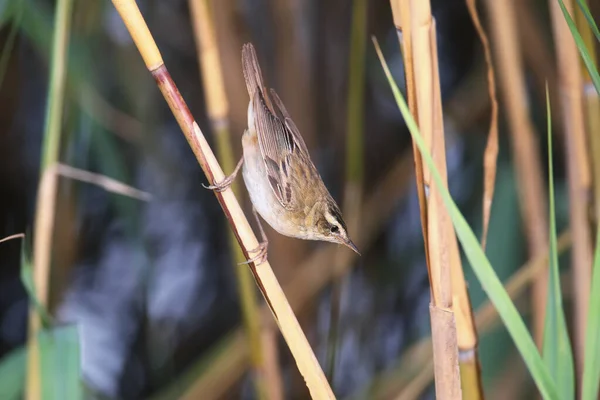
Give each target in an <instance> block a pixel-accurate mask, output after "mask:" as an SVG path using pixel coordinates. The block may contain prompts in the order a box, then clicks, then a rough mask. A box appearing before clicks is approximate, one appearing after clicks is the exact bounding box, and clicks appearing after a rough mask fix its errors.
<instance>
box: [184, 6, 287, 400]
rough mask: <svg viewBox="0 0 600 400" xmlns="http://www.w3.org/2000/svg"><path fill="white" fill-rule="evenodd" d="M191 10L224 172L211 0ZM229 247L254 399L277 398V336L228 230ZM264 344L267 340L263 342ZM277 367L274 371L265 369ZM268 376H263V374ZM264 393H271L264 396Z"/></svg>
mask: <svg viewBox="0 0 600 400" xmlns="http://www.w3.org/2000/svg"><path fill="white" fill-rule="evenodd" d="M189 4H190V11H191V16H192V25H193V27H194V33H195V38H196V47H197V54H198V63H199V65H200V66H201V68H200V69H201V76H202V82H203V84H204V93H205V96H206V107H207V113H208V117H209V119H210V123H211V126H212V132H213V135H214V136H215V138H216V143H217V151H218V155H219V160H220V161H221V163H222V165H223V168H224V169H225V170H227V171H233V170H234V168H235V165H236V160H235V159H234V156H233V150H232V148H231V135H230V131H229V126H230V125H229V102H228V100H227V95H226V93H225V86H224V84H223V72H222V68H221V58H220V54H219V47H218V44H217V40H216V34H215V28H214V25H215V22H214V19H213V9H212V7H211V1H210V0H190V1H189ZM238 182H239V181H234V182H233V183H232V185H231V189H232V190H233V192H234V193H235V194H239V183H238ZM229 246H230V249H231V253H232V256H233V257H232V259H233V260H235V262H236V264H237V265H235V272H236V278H237V283H238V285H237V286H238V292H239V297H240V305H241V309H242V320H243V323H244V328H245V330H246V334H247V335H248V341H249V344H250V355H251V357H250V358H251V362H252V367H253V369H254V370H255V374H253V377H254V383H255V391H256V395H257V398H259V399H263V398H269V399H275V398H280V397H281V393H279V395H278V396H275V392H277V388H281V382H279V381H278V380H277V379H276V378H277V377H279V376H280V373H279V371H278V370H279V365H278V362H277V361H278V357H277V346H275V345H273V344H270V345H268V346H269V348H271V349H272V351H270V352H268V353H266V354H268V355H269V357H265V355H266V354H263V350H262V347H263V346H262V343H263V342H264V341H266V340H268V338H274V339H276V335H274V334H273V333H274V332H270V333H268V334H267V333H261V331H260V326H261V323H260V322H261V314H260V312H259V310H260V308H259V305H258V302H257V300H258V299H257V297H256V292H255V287H254V283H253V277H252V273H251V272H250V270H249V269H248V267H247V266H246V265H243V264H242V263H243V262H244V261H245V259H244V254H243V253H242V251H241V250H240V247H239V246H238V244H237V240H236V238H235V235H234V234H233V232H231V231H230V232H229ZM265 344H266V343H265ZM267 369H269V370H273V369H275V370H277V371H268V370H267ZM267 376H268V377H270V379H266V377H267ZM267 392H269V393H270V394H271V395H270V396H268V397H265V396H266V394H267ZM274 396H275V397H274Z"/></svg>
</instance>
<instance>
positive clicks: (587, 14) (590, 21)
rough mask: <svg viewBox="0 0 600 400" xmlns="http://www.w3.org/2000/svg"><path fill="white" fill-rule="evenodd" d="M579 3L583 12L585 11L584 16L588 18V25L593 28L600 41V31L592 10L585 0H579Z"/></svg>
mask: <svg viewBox="0 0 600 400" xmlns="http://www.w3.org/2000/svg"><path fill="white" fill-rule="evenodd" d="M577 4H578V5H579V8H580V9H581V12H582V13H583V16H584V17H585V19H586V20H587V22H588V25H589V26H590V28H591V29H592V32H594V36H596V40H598V41H599V42H600V31H599V30H598V26H597V25H596V21H594V18H593V17H592V13H591V12H590V9H589V8H588V6H587V4H586V2H585V1H584V0H577Z"/></svg>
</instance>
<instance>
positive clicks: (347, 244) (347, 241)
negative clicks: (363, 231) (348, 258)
mask: <svg viewBox="0 0 600 400" xmlns="http://www.w3.org/2000/svg"><path fill="white" fill-rule="evenodd" d="M344 244H345V245H346V246H348V247H350V248H351V249H352V250H353V251H354V252H355V253H356V254H358V255H359V256H360V252H359V251H358V248H357V247H356V245H355V244H354V243H352V240H350V239H345V240H344Z"/></svg>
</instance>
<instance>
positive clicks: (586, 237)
mask: <svg viewBox="0 0 600 400" xmlns="http://www.w3.org/2000/svg"><path fill="white" fill-rule="evenodd" d="M549 3H550V15H551V17H552V30H553V33H554V41H555V45H556V57H557V64H558V72H559V90H560V95H561V100H562V112H563V124H564V127H563V129H564V132H565V149H566V156H567V157H566V160H567V180H568V189H569V217H570V218H569V223H570V227H571V232H572V234H573V250H572V252H571V268H572V269H573V285H574V292H573V303H574V312H573V315H574V325H575V328H574V332H575V335H574V337H573V347H574V350H575V351H574V353H575V365H576V368H575V370H576V371H579V372H581V371H583V359H584V352H585V349H584V345H585V332H586V324H587V316H588V306H589V299H590V283H591V281H592V271H591V266H592V239H591V232H590V226H589V224H588V214H587V206H588V204H587V196H588V195H589V193H590V189H591V177H590V175H591V174H590V167H589V165H590V164H589V156H588V153H587V139H586V133H585V120H584V108H583V107H584V104H583V92H582V91H583V79H582V76H581V66H580V65H581V64H580V59H579V53H578V50H577V47H576V45H575V41H574V40H573V36H572V35H571V32H570V30H569V27H568V26H567V22H566V21H565V18H564V15H563V13H562V11H561V9H560V5H559V3H558V1H556V0H549ZM564 4H565V7H566V8H567V11H568V12H569V13H570V14H571V16H573V2H572V1H570V0H564ZM595 133H597V132H595ZM581 376H582V374H581V373H578V374H577V377H578V387H580V383H581Z"/></svg>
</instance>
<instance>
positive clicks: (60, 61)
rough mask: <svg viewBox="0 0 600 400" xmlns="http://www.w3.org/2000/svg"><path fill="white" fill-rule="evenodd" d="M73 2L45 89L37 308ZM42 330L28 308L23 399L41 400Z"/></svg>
mask: <svg viewBox="0 0 600 400" xmlns="http://www.w3.org/2000/svg"><path fill="white" fill-rule="evenodd" d="M72 7H73V1H72V0H62V1H58V2H57V4H56V17H55V30H54V37H53V40H52V62H51V70H50V87H49V89H48V110H47V114H46V129H45V132H44V143H43V154H42V163H41V173H40V182H39V184H38V192H37V199H36V210H35V225H34V229H35V232H34V241H33V286H34V289H35V295H36V297H37V301H38V302H39V304H40V305H41V306H42V307H43V308H45V309H48V304H49V302H50V269H51V262H52V237H53V235H54V219H55V216H56V214H55V211H56V196H57V191H58V176H57V174H55V173H53V172H52V170H51V169H50V168H51V167H52V166H53V165H54V164H55V163H56V162H58V160H59V159H60V144H61V138H62V135H61V133H62V129H61V125H62V117H63V104H64V97H65V86H66V84H65V83H66V79H67V56H68V53H69V36H70V30H71V10H72ZM41 328H42V323H41V320H40V316H39V315H38V313H37V310H36V308H35V307H33V306H30V310H29V326H28V336H27V377H26V384H25V398H26V399H28V400H37V399H41V397H42V388H41V373H42V371H41V355H40V349H39V343H38V340H37V337H38V333H39V331H40V329H41Z"/></svg>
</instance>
